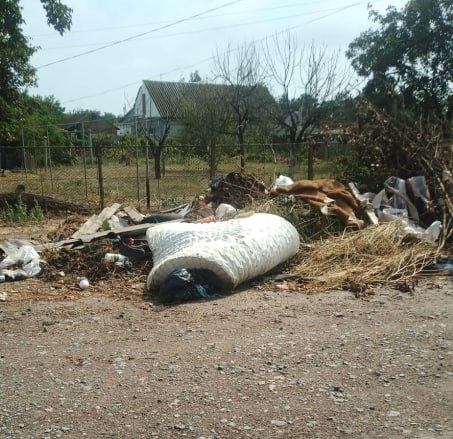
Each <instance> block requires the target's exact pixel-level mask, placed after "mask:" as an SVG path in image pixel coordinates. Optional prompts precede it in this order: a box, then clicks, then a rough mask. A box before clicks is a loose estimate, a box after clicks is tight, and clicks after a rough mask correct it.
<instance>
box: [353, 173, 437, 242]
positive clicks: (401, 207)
mask: <svg viewBox="0 0 453 439" xmlns="http://www.w3.org/2000/svg"><path fill="white" fill-rule="evenodd" d="M384 187H385V188H384V189H382V190H381V191H379V192H378V193H377V194H374V193H371V192H367V193H365V194H362V195H360V201H361V203H362V205H366V204H368V205H370V204H371V206H372V207H373V210H374V212H375V213H376V216H377V217H378V219H379V222H380V223H385V222H390V221H400V223H401V235H402V236H406V235H411V236H414V237H416V238H418V239H420V240H424V241H428V242H430V243H432V244H434V243H435V242H436V241H437V239H438V238H439V236H440V233H441V231H442V225H441V222H440V221H439V220H435V221H433V222H432V223H431V224H430V225H429V226H428V227H426V228H424V227H422V226H421V225H420V216H421V212H419V210H418V208H417V206H422V208H423V209H429V208H430V207H431V203H432V201H431V197H430V194H429V190H428V187H427V186H426V181H425V178H424V177H423V176H417V177H411V178H409V179H407V180H403V179H401V178H397V177H390V178H388V179H387V180H386V181H385V183H384ZM388 192H389V193H390V194H391V195H390V197H389V196H388V195H387V193H388Z"/></svg>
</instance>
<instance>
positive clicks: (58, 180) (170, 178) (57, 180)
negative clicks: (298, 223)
mask: <svg viewBox="0 0 453 439" xmlns="http://www.w3.org/2000/svg"><path fill="white" fill-rule="evenodd" d="M234 171H235V172H239V159H231V160H228V161H222V162H221V163H220V164H219V166H218V169H217V173H216V174H217V175H223V174H227V173H229V172H234ZM286 171H287V165H286V164H284V163H282V164H281V165H280V166H275V165H274V164H273V163H271V162H261V163H260V162H248V163H247V164H246V173H247V174H254V175H256V176H257V177H258V178H260V179H262V180H263V182H264V183H265V184H266V185H270V184H271V183H272V181H273V180H274V178H275V174H276V173H282V174H285V173H286ZM102 174H103V186H104V197H105V204H111V203H113V202H119V203H122V202H134V204H136V205H137V206H138V207H139V208H141V209H147V193H146V188H147V185H148V184H149V188H150V204H151V207H150V209H149V210H150V211H155V210H158V209H161V208H168V207H173V206H177V205H179V204H183V203H186V202H190V201H191V200H192V199H193V198H194V197H195V196H196V195H198V194H201V193H204V192H205V191H206V190H207V189H208V188H209V168H208V166H207V164H206V163H205V162H202V161H199V160H198V161H194V160H191V161H190V166H187V165H185V164H180V163H178V164H174V163H171V164H168V165H167V166H166V173H165V176H164V177H163V178H161V179H160V180H155V179H154V168H153V161H150V167H149V178H148V179H147V175H146V166H145V163H144V162H143V161H141V162H139V166H138V167H137V166H136V165H135V164H134V163H132V164H131V165H129V166H124V165H119V164H116V163H109V164H105V165H103V168H102ZM315 176H316V178H325V177H329V176H331V175H330V164H329V163H328V162H322V161H319V162H317V163H316V166H315ZM0 178H1V190H2V192H14V191H15V189H16V187H17V185H19V184H22V185H24V186H25V188H26V192H27V193H29V194H30V193H31V194H39V195H46V196H51V197H54V198H57V199H63V200H65V201H69V202H73V203H85V204H86V203H88V204H90V205H93V206H96V205H97V206H99V200H100V193H99V182H98V170H97V167H96V166H95V165H94V166H88V167H86V168H85V169H84V168H83V166H81V165H79V166H55V167H52V169H50V168H48V169H47V172H46V170H45V169H44V168H38V169H33V170H28V171H27V173H25V172H23V171H22V172H17V173H16V172H13V173H8V174H7V175H6V177H4V178H3V177H0ZM296 178H306V168H305V166H304V165H301V166H300V167H299V168H298V169H297V170H296Z"/></svg>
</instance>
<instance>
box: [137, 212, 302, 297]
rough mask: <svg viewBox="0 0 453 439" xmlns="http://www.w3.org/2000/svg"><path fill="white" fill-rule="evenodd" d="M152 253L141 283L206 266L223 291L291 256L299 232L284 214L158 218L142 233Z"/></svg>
mask: <svg viewBox="0 0 453 439" xmlns="http://www.w3.org/2000/svg"><path fill="white" fill-rule="evenodd" d="M146 237H147V241H148V245H149V247H150V250H151V252H152V254H153V268H152V269H151V271H150V273H149V274H148V278H147V288H148V290H149V291H153V290H157V289H159V288H160V286H161V285H162V284H163V282H164V281H165V279H166V278H167V277H168V276H169V275H170V274H171V273H172V272H174V271H175V270H178V269H182V268H185V269H187V270H188V271H190V270H209V271H210V272H211V273H212V274H213V275H215V277H216V279H218V283H219V285H220V286H221V288H222V290H224V291H228V290H231V289H233V288H235V287H236V286H237V285H239V284H240V283H242V282H245V281H247V280H250V279H252V278H254V277H256V276H259V275H261V274H264V273H266V272H268V271H269V270H271V269H272V268H274V267H276V266H277V265H279V264H281V263H283V262H285V261H286V260H288V259H289V258H291V257H292V256H294V255H295V254H296V253H297V252H298V250H299V244H300V239H299V234H298V232H297V230H296V228H295V227H294V226H293V225H292V224H291V223H290V222H289V221H287V220H285V219H284V218H282V217H280V216H278V215H273V214H268V213H255V214H252V215H250V216H247V217H243V218H235V219H231V220H229V221H222V222H213V223H162V224H159V225H156V226H153V227H151V228H149V229H148V230H147V232H146Z"/></svg>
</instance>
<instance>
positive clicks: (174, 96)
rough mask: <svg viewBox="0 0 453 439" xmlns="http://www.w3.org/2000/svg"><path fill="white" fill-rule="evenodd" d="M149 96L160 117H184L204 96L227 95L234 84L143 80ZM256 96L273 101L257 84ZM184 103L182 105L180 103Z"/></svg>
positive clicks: (262, 87)
mask: <svg viewBox="0 0 453 439" xmlns="http://www.w3.org/2000/svg"><path fill="white" fill-rule="evenodd" d="M143 83H144V84H145V87H146V89H147V91H148V93H149V95H150V96H151V98H152V100H153V101H154V104H155V105H156V108H157V111H158V112H159V114H160V115H161V116H162V117H169V118H172V119H180V118H183V117H184V113H185V112H186V110H187V108H196V107H197V105H199V103H200V102H203V100H204V99H206V96H212V97H213V98H221V97H227V96H228V95H229V94H230V95H231V93H232V92H234V86H231V85H226V84H208V83H202V82H163V81H147V80H145V81H143ZM259 88H260V91H259V93H256V96H257V97H259V98H260V99H262V98H263V97H265V98H266V100H267V102H272V103H273V102H275V101H274V99H273V97H272V96H271V94H270V93H269V91H268V89H267V88H266V87H264V86H261V85H260V86H259ZM183 103H184V105H182V104H183Z"/></svg>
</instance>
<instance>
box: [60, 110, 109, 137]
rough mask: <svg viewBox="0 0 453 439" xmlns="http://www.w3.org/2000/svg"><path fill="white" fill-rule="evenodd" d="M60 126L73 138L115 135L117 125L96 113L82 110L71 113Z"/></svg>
mask: <svg viewBox="0 0 453 439" xmlns="http://www.w3.org/2000/svg"><path fill="white" fill-rule="evenodd" d="M61 127H62V128H63V129H64V130H66V131H67V132H69V133H70V134H71V137H72V138H73V139H74V140H75V139H81V138H82V137H87V138H91V137H93V138H94V137H98V136H102V135H112V136H116V135H117V134H118V127H116V126H115V125H114V124H113V123H111V122H109V121H108V120H106V119H101V118H100V117H99V115H98V114H97V113H92V112H89V111H87V112H84V113H82V114H79V113H77V114H74V115H71V116H70V117H69V118H68V120H66V121H65V123H64V124H62V125H61Z"/></svg>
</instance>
